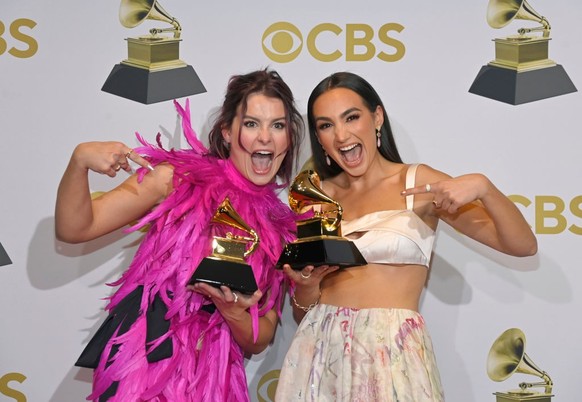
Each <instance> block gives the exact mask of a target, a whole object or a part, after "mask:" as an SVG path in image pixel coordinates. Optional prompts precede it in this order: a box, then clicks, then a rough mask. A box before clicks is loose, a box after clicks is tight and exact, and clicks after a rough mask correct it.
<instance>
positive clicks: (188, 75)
mask: <svg viewBox="0 0 582 402" xmlns="http://www.w3.org/2000/svg"><path fill="white" fill-rule="evenodd" d="M145 20H154V21H162V22H166V23H168V24H170V25H172V27H171V28H152V29H150V31H149V32H150V34H149V35H146V36H140V37H138V38H127V53H128V57H127V59H126V60H123V61H122V62H121V63H119V64H116V65H115V66H114V67H113V70H112V71H111V73H110V74H109V77H107V80H106V81H105V84H104V85H103V87H102V88H101V90H102V91H104V92H108V93H111V94H113V95H117V96H121V97H122V98H127V99H131V100H134V101H136V102H141V103H144V104H150V103H156V102H162V101H166V100H170V99H176V98H181V97H184V96H189V95H195V94H199V93H203V92H206V88H205V87H204V85H203V84H202V82H201V81H200V78H198V75H197V74H196V72H195V71H194V69H193V68H192V66H190V65H188V64H186V63H185V62H183V61H182V60H180V47H179V45H180V41H181V39H180V34H181V32H182V27H181V26H180V23H179V22H178V20H177V19H176V18H174V17H172V16H170V14H168V13H167V12H166V11H165V10H164V9H163V8H162V6H160V4H159V3H158V2H157V0H122V1H121V5H120V7H119V21H120V22H121V25H123V26H124V27H126V28H134V27H136V26H138V25H139V24H141V23H142V22H143V21H145ZM166 32H169V33H172V34H173V35H172V36H166V35H163V34H164V33H166Z"/></svg>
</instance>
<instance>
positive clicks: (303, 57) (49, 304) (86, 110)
mask: <svg viewBox="0 0 582 402" xmlns="http://www.w3.org/2000/svg"><path fill="white" fill-rule="evenodd" d="M487 3H488V2H487V1H485V0H481V1H470V2H469V1H463V0H451V1H447V2H434V1H415V2H404V1H396V0H382V1H377V0H368V1H366V2H360V3H354V2H353V1H344V0H339V1H338V0H334V1H331V0H319V1H317V2H314V1H305V0H296V1H293V2H276V3H275V2H265V1H256V0H253V1H247V2H240V1H230V0H227V1H221V2H192V1H180V0H161V5H162V6H163V8H165V9H166V10H167V11H168V12H169V13H170V14H172V15H173V16H175V17H176V18H177V19H178V20H179V21H180V23H181V25H182V27H183V31H182V39H183V40H182V42H181V44H180V52H181V54H180V55H181V59H182V60H184V61H185V62H187V63H188V64H190V65H192V67H193V68H194V69H195V70H196V72H197V74H198V76H199V77H200V79H201V80H202V83H203V84H204V86H205V88H206V90H207V92H205V93H202V94H198V95H193V96H190V97H189V99H190V102H191V110H192V121H193V125H194V128H195V129H196V131H197V132H199V133H200V135H201V136H202V137H204V136H205V135H206V134H207V131H208V120H209V119H210V118H211V117H212V113H213V112H214V111H215V110H216V108H217V107H218V106H219V105H220V102H221V99H222V97H223V95H224V89H225V86H226V83H227V80H228V78H229V77H230V76H231V75H233V74H237V73H246V72H249V71H251V70H255V69H257V68H261V67H266V66H270V67H272V68H274V69H276V70H277V71H278V72H279V73H280V74H281V75H282V77H283V78H284V79H285V80H286V81H287V82H288V83H289V85H290V86H291V88H292V89H293V91H294V93H295V94H296V96H297V100H298V104H299V107H300V110H301V111H302V112H303V113H305V105H306V102H307V98H308V96H309V93H310V92H311V89H312V88H313V87H314V86H315V85H316V84H317V83H318V82H319V81H320V80H321V79H322V78H323V77H325V76H327V75H329V74H331V73H332V72H335V71H340V70H349V71H353V72H356V73H359V74H361V75H362V76H364V77H365V78H367V79H368V80H369V81H370V82H371V83H372V84H373V85H374V86H375V87H376V88H377V90H378V91H379V93H380V95H381V96H382V98H383V100H384V102H385V104H386V107H387V109H388V114H389V116H390V118H391V121H392V124H393V127H394V130H395V136H396V140H397V143H398V145H399V147H400V150H401V154H402V155H403V158H404V159H405V160H406V161H407V162H409V163H413V162H423V163H427V164H430V165H431V166H433V167H435V168H438V169H440V170H443V171H445V172H447V173H449V174H451V175H453V176H456V175H461V174H464V173H470V172H483V173H485V174H486V175H487V176H488V177H490V178H491V179H492V180H493V181H494V182H495V183H496V184H497V185H498V187H499V188H500V189H501V190H502V191H503V192H504V193H506V194H508V195H511V196H512V197H513V199H514V200H515V201H516V203H517V204H518V206H519V207H520V209H521V210H522V211H523V213H524V215H525V216H526V218H527V220H528V222H529V223H530V224H531V225H532V227H533V228H534V230H535V232H536V234H537V235H538V241H539V253H538V255H537V256H535V257H531V258H523V259H518V258H512V257H507V256H503V255H500V254H498V253H495V252H492V251H491V250H488V249H486V248H485V247H482V246H480V245H478V244H476V243H475V242H473V241H471V240H470V239H467V238H464V237H462V236H460V235H459V234H458V233H456V232H455V231H454V230H451V229H450V228H449V227H446V226H445V225H443V226H442V227H441V228H440V231H439V234H438V238H437V246H436V251H435V254H434V256H433V261H432V267H431V275H430V279H429V281H428V283H427V288H426V292H425V294H424V296H423V300H422V306H421V311H422V313H423V315H424V316H425V318H426V321H427V322H428V325H429V328H430V330H431V333H432V337H433V342H434V345H435V349H436V354H437V360H438V363H439V366H440V370H441V375H442V380H443V383H444V387H445V390H446V395H447V400H448V401H453V402H473V401H478V402H481V401H483V402H485V401H493V400H494V398H495V397H494V396H493V395H492V393H493V392H496V391H506V390H509V389H514V388H517V384H518V383H519V382H520V381H523V380H524V377H525V376H522V375H521V374H517V375H515V376H513V377H511V378H510V379H508V380H507V381H505V382H503V383H495V382H493V381H492V380H490V379H489V378H488V376H487V373H486V369H485V368H486V358H487V353H488V351H489V348H490V347H491V345H492V343H493V341H494V340H495V339H496V338H497V336H499V335H500V334H501V333H502V332H503V331H505V330H506V329H508V328H511V327H518V328H520V329H522V330H523V331H524V333H525V334H526V336H527V347H526V351H527V353H528V355H529V356H530V357H531V358H532V360H533V361H534V362H535V363H536V364H537V365H538V366H540V367H541V368H542V369H543V370H546V371H547V372H548V373H549V374H550V376H551V377H552V379H553V380H554V383H555V387H554V393H555V395H556V396H555V397H554V400H556V401H563V402H570V401H576V400H579V390H578V383H577V381H579V379H580V363H579V362H580V361H582V348H581V347H580V343H579V334H580V331H581V330H582V322H581V320H580V318H579V317H580V307H581V301H580V297H581V296H580V295H581V294H582V271H581V270H580V269H579V268H580V262H579V260H578V258H577V250H578V247H580V245H581V242H580V240H581V238H580V235H581V234H582V190H581V186H580V183H579V179H580V177H581V173H582V172H581V168H580V149H582V137H581V136H580V132H581V129H582V113H580V111H581V110H582V97H581V95H580V93H579V92H574V93H570V94H566V95H562V96H557V97H552V98H547V99H543V100H539V101H535V102H531V103H526V104H521V105H515V106H514V105H510V104H507V103H503V102H499V101H495V100H492V99H489V98H485V97H482V96H477V95H474V94H471V93H469V92H468V89H469V87H470V86H471V84H472V82H473V80H474V79H475V77H476V75H477V73H478V71H479V70H480V68H481V66H483V65H484V64H487V63H488V62H489V61H491V60H492V59H493V58H494V43H493V42H492V39H494V38H498V37H504V36H507V35H513V34H515V33H516V31H517V29H518V28H519V27H521V26H534V25H536V24H534V23H531V22H530V21H513V22H512V23H511V24H509V25H508V26H507V27H505V28H502V29H498V30H496V29H493V28H491V27H490V26H489V25H488V24H487V21H486V11H487ZM530 4H531V6H532V7H533V8H534V9H536V11H538V12H539V13H540V14H542V15H544V16H546V18H547V19H548V20H549V21H550V23H551V26H552V31H551V38H552V40H551V41H550V42H549V49H550V58H552V59H553V60H555V61H556V62H557V63H558V64H561V65H563V67H564V68H565V70H566V72H567V73H568V75H569V77H570V78H571V80H572V81H573V82H574V84H575V85H577V86H578V87H579V88H580V87H582V54H581V53H580V46H581V44H582V34H581V32H580V29H579V28H578V24H579V21H580V19H581V18H582V3H576V2H571V1H566V0H554V1H544V0H531V1H530ZM118 9H119V1H118V0H116V1H113V0H109V1H100V2H79V1H73V0H61V1H57V2H45V1H40V0H21V1H15V0H4V1H3V2H2V5H0V81H1V83H0V116H1V117H0V132H1V137H0V138H1V143H0V154H1V157H0V175H1V179H0V180H1V181H0V183H1V187H0V189H1V190H0V191H1V195H2V196H1V197H0V284H1V285H0V286H1V287H2V291H0V306H2V307H1V309H2V310H1V312H2V318H3V319H2V324H1V325H2V326H1V330H0V401H2V402H3V401H13V400H16V401H26V400H28V401H54V402H63V401H65V402H67V401H79V400H83V399H84V398H85V397H86V395H88V394H89V392H90V381H91V372H90V371H89V370H85V369H79V368H76V367H74V366H73V363H74V361H75V360H76V358H77V356H78V354H79V353H80V351H81V350H82V348H83V347H84V345H85V344H86V342H87V341H88V339H89V338H90V336H91V335H92V334H93V333H94V331H95V330H96V329H97V327H98V326H99V324H100V322H101V320H102V319H103V317H104V314H103V312H102V309H103V307H104V301H103V298H104V297H106V296H107V295H109V293H110V291H111V290H110V289H109V288H108V287H106V286H104V283H106V282H111V281H113V280H115V279H116V278H117V277H118V276H119V275H120V273H121V272H122V271H123V270H124V269H125V267H126V266H127V265H128V262H129V261H130V259H131V257H132V255H133V253H134V252H135V247H136V241H137V240H138V238H139V236H138V235H130V236H125V235H123V233H121V232H118V233H113V234H111V235H109V236H107V237H105V238H102V239H99V240H96V241H93V242H90V243H87V244H83V245H74V246H73V245H68V244H64V243H61V242H58V241H56V240H55V238H54V234H53V230H54V223H53V220H54V219H53V216H54V202H55V195H56V189H57V186H58V183H59V180H60V177H61V175H62V172H63V171H64V169H65V167H66V164H67V162H68V159H69V157H70V155H71V152H72V151H73V149H74V147H75V145H76V144H78V143H80V142H84V141H94V140H120V141H124V142H125V143H127V144H128V145H130V146H136V145H137V143H136V140H135V137H134V132H136V131H138V132H140V133H141V134H142V135H144V136H145V137H146V138H147V139H149V140H153V139H154V137H155V135H156V133H158V132H161V133H162V135H163V139H164V141H165V143H166V144H168V145H169V146H174V147H180V146H184V144H185V143H184V141H183V139H182V138H181V131H180V129H179V121H178V119H177V115H176V113H175V110H174V107H173V105H172V104H171V102H160V103H155V104H150V105H144V104H141V103H138V102H133V101H130V100H127V99H124V98H121V97H118V96H114V95H111V94H109V93H105V92H102V91H101V86H102V85H103V83H104V82H105V79H106V78H107V76H108V74H109V72H110V71H111V69H112V67H113V66H114V65H115V64H117V63H119V62H120V61H121V60H123V59H125V58H126V57H127V44H126V41H125V39H126V38H128V37H137V36H139V35H144V34H146V33H147V31H148V29H149V28H151V27H165V24H163V23H161V22H159V21H158V22H154V21H146V22H144V23H143V24H141V25H140V26H138V27H136V28H133V29H127V28H124V27H123V26H122V25H121V24H120V23H119V21H118ZM322 24H328V25H322ZM362 38H363V39H362ZM312 39H313V40H312ZM182 101H183V99H182ZM308 152H309V150H308V149H305V150H304V152H303V159H306V158H307V155H308ZM120 176H123V174H122V175H120ZM121 178H123V177H121ZM118 182H119V180H111V179H110V178H108V177H101V176H98V175H93V176H91V187H92V189H93V190H94V191H102V190H107V189H109V188H111V187H113V186H114V185H115V184H117V183H118ZM282 197H285V195H284V194H283V195H282ZM282 321H283V322H282V325H281V326H280V328H279V329H278V331H277V336H276V339H275V342H274V344H273V346H272V347H270V348H269V349H268V350H267V351H265V352H264V353H262V354H261V355H258V356H254V357H253V358H252V359H251V360H249V361H248V362H247V373H248V381H249V386H250V390H251V395H252V398H253V400H254V401H270V400H272V395H273V389H274V386H275V385H276V381H277V374H278V372H277V370H278V369H279V368H280V366H281V361H282V358H283V356H284V353H285V351H286V349H287V346H288V344H289V342H290V339H291V338H292V336H293V332H294V331H295V328H296V324H295V323H294V322H293V320H292V318H291V315H290V307H289V306H288V304H287V305H286V307H285V310H284V314H283V320H282ZM525 378H527V380H528V381H536V380H537V379H536V378H535V377H531V376H528V377H525ZM576 395H578V396H576Z"/></svg>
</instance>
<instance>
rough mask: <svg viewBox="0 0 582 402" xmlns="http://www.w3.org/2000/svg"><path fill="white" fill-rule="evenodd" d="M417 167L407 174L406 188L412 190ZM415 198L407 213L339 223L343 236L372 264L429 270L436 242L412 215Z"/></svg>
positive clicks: (410, 198) (408, 201)
mask: <svg viewBox="0 0 582 402" xmlns="http://www.w3.org/2000/svg"><path fill="white" fill-rule="evenodd" d="M417 167H418V164H415V165H410V166H409V168H408V171H407V172H406V188H412V187H414V183H415V180H416V169H417ZM413 205H414V195H413V194H412V195H408V196H406V209H404V210H389V211H377V212H371V213H369V214H366V215H364V216H361V217H359V218H356V219H354V220H351V221H346V220H342V223H341V225H342V234H343V236H344V237H347V238H348V239H350V240H352V241H353V242H354V243H355V244H356V246H357V247H358V249H359V250H360V252H361V253H362V255H363V256H364V258H365V259H366V261H367V262H368V263H375V264H416V265H424V266H426V267H427V268H428V266H429V263H430V257H431V254H432V249H433V245H434V240H435V231H434V230H432V229H431V228H430V227H429V226H428V225H427V224H426V223H425V222H424V221H423V220H422V219H420V217H419V216H418V215H417V214H416V213H415V212H414V211H413Z"/></svg>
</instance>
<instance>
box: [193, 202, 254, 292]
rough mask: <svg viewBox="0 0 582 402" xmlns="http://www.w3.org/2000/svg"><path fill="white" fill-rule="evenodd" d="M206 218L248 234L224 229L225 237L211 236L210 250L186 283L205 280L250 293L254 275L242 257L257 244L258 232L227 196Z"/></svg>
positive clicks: (248, 253)
mask: <svg viewBox="0 0 582 402" xmlns="http://www.w3.org/2000/svg"><path fill="white" fill-rule="evenodd" d="M210 221H211V222H212V223H219V224H223V225H226V226H229V227H232V228H236V229H239V230H242V231H243V232H246V233H248V234H250V237H247V236H239V235H234V234H233V233H232V232H227V233H226V237H219V236H214V237H213V239H212V244H211V248H212V251H211V254H210V255H209V256H208V257H206V258H204V259H203V260H202V261H201V262H200V265H198V267H197V268H196V270H195V271H194V274H193V275H192V277H191V278H190V281H189V282H188V284H189V285H192V284H194V283H196V282H206V283H208V284H210V285H212V286H215V287H220V286H227V287H229V288H230V289H231V290H237V291H239V292H241V293H245V294H252V293H254V292H255V291H256V290H257V283H256V281H255V276H254V274H253V270H252V268H251V266H250V265H248V264H247V263H246V262H245V260H244V259H245V258H246V257H248V256H249V255H250V254H251V253H252V252H253V251H255V249H256V248H257V245H258V244H259V236H258V235H257V233H256V232H255V231H254V230H253V229H252V228H250V227H249V226H248V225H247V223H246V222H245V221H244V220H243V219H242V218H241V217H240V215H239V214H238V213H237V212H236V211H235V209H234V208H233V207H232V204H231V203H230V199H229V198H228V197H226V198H225V199H224V201H223V202H222V203H221V204H220V205H219V206H218V208H217V209H216V213H215V214H214V216H213V217H212V219H211V220H210ZM249 243H250V246H249ZM247 247H248V249H247Z"/></svg>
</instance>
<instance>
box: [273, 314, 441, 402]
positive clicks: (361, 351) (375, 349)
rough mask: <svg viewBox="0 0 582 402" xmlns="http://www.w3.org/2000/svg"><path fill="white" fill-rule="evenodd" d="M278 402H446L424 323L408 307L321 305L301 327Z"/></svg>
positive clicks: (284, 371)
mask: <svg viewBox="0 0 582 402" xmlns="http://www.w3.org/2000/svg"><path fill="white" fill-rule="evenodd" d="M275 401H276V402H287V401H344V402H348V401H349V402H357V401H366V402H370V401H382V402H440V401H444V395H443V390H442V386H441V382H440V378H439V372H438V369H437V365H436V360H435V356H434V353H433V348H432V341H431V339H430V336H429V334H428V332H427V330H426V328H425V323H424V319H423V318H422V316H421V315H420V314H419V313H418V312H416V311H412V310H405V309H385V308H370V309H355V308H346V307H337V306H331V305H325V304H320V305H317V306H316V307H315V308H313V309H312V310H311V311H309V313H308V314H307V315H306V316H305V317H304V318H303V320H302V321H301V324H300V325H299V328H298V329H297V333H296V334H295V337H294V339H293V341H292V343H291V346H290V348H289V351H288V352H287V355H286V357H285V360H284V362H283V367H282V370H281V375H280V377H279V382H278V386H277V392H276V397H275Z"/></svg>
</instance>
